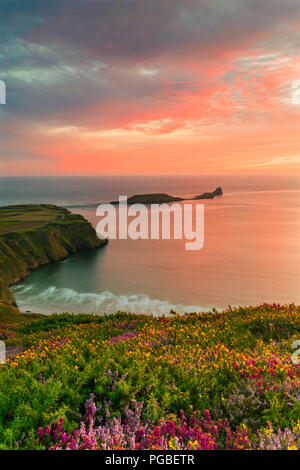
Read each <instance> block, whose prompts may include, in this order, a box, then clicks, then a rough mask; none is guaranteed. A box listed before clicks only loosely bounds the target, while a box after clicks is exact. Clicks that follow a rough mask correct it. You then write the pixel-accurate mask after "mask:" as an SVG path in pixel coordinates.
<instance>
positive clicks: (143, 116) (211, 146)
mask: <svg viewBox="0 0 300 470" xmlns="http://www.w3.org/2000/svg"><path fill="white" fill-rule="evenodd" d="M1 18H2V21H1V22H2V23H3V24H2V26H1V30H2V35H1V58H2V60H1V70H0V79H1V80H3V81H5V83H6V87H7V104H6V105H1V107H0V113H1V114H0V116H1V118H2V119H1V162H0V173H1V175H2V176H12V175H18V176H22V175H24V176H26V175H28V176H32V175H80V174H85V175H93V174H191V173H240V172H243V173H247V172H285V173H292V172H295V171H296V170H297V169H298V168H299V162H300V145H299V131H300V126H299V123H300V120H299V109H300V104H299V103H298V102H297V100H296V99H293V96H295V93H297V86H298V85H297V81H298V82H299V84H300V61H299V59H298V56H299V42H297V41H299V33H298V30H299V20H300V8H299V4H298V2H297V1H296V0H286V1H283V0H272V1H268V0H260V1H258V0H243V1H236V0H226V1H225V0H209V1H208V0H185V1H179V0H151V1H150V2H149V1H146V0H115V1H110V2H109V1H107V0H103V1H102V0H101V1H95V0H87V1H85V2H83V1H81V0H74V1H72V2H71V4H70V2H67V1H66V0H61V1H56V0H55V1H52V2H42V3H41V2H37V1H28V2H21V1H19V0H16V1H4V2H3V3H2V7H1ZM295 83H296V85H295ZM293 87H294V88H293ZM299 88H300V85H299Z"/></svg>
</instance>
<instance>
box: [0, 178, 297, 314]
mask: <svg viewBox="0 0 300 470" xmlns="http://www.w3.org/2000/svg"><path fill="white" fill-rule="evenodd" d="M299 183H300V179H299V175H296V174H294V175H293V174H291V175H285V174H283V175H282V174H268V175H266V174H251V175H249V174H248V175H245V174H243V175H240V174H235V175H228V174H226V175H222V174H214V175H210V174H203V175H178V176H176V175H172V176H170V175H154V176H152V175H147V176H145V175H139V176H117V175H114V176H110V175H107V176H80V177H79V176H69V177H63V176H59V177H1V178H0V205H1V206H6V205H11V204H31V203H32V204H39V203H51V204H57V205H59V206H63V207H66V208H68V209H69V210H70V211H71V212H73V213H77V214H82V215H83V216H84V217H85V218H86V219H87V220H89V221H90V222H91V223H92V224H93V226H94V227H96V225H97V223H98V221H99V217H98V216H97V215H96V209H97V205H98V204H100V203H105V202H110V201H112V200H117V199H118V197H119V196H120V195H126V196H128V197H130V196H132V195H134V194H145V193H168V194H171V195H172V196H180V197H184V198H190V197H192V196H194V195H198V194H201V193H203V192H205V191H213V190H214V189H215V188H216V187H217V186H221V187H222V190H223V195H222V196H219V197H215V198H214V199H210V200H202V201H200V202H201V203H203V204H204V245H203V248H202V249H201V250H195V251H187V250H186V249H185V240H174V239H170V240H163V239H159V240H141V239H139V240H130V239H127V240H118V239H116V240H110V241H109V243H108V245H107V246H106V247H104V248H101V249H96V250H90V251H84V252H81V253H76V254H74V255H72V256H69V257H68V258H67V259H65V260H63V261H61V262H58V263H53V264H49V265H47V266H44V267H41V268H39V269H38V270H36V271H33V272H31V273H30V274H29V276H28V277H27V278H26V279H25V280H24V281H22V282H20V283H19V284H17V285H15V286H13V287H12V292H13V294H14V296H15V298H16V300H17V304H18V306H19V308H20V310H21V311H23V312H28V311H30V312H40V313H44V314H50V313H53V312H58V313H61V312H66V311H67V312H74V313H79V312H86V313H96V314H99V315H101V314H104V313H112V312H116V311H124V312H125V311H126V312H133V313H147V314H153V315H159V314H168V313H169V312H170V310H175V311H176V312H178V313H184V312H194V311H197V312H201V311H207V310H210V309H212V308H216V309H218V310H219V309H224V308H226V307H227V306H228V305H231V306H237V305H258V304H262V303H264V302H267V303H274V302H275V303H292V302H294V303H298V304H299V303H300V289H299V287H300V285H299V284H300V237H299V235H300V184H299ZM181 204H183V203H181Z"/></svg>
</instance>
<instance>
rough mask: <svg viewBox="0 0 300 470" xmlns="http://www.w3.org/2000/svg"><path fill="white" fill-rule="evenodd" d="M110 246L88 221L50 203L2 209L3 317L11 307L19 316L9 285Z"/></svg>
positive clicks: (0, 270)
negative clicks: (75, 256) (45, 267)
mask: <svg viewBox="0 0 300 470" xmlns="http://www.w3.org/2000/svg"><path fill="white" fill-rule="evenodd" d="M106 243H107V240H100V239H99V238H98V237H97V235H96V232H95V230H94V228H93V227H92V225H91V224H90V223H89V222H88V221H87V220H85V219H84V218H83V217H82V216H81V215H76V214H71V213H70V212H69V211H68V210H67V209H64V208H61V207H57V206H54V205H50V204H42V205H20V206H7V207H1V208H0V318H1V312H4V311H7V308H8V306H10V307H11V311H12V313H15V312H13V310H14V308H13V307H16V303H15V300H14V297H13V295H12V293H11V292H10V290H9V286H11V285H13V284H15V283H17V282H18V281H20V280H21V279H24V278H25V277H26V276H27V275H28V273H29V271H31V270H33V269H36V268H38V267H39V266H42V265H44V264H48V263H50V262H53V261H59V260H62V259H64V258H66V257H67V256H68V255H69V254H70V253H75V252H76V251H78V250H83V249H91V248H96V247H100V246H103V245H105V244H106ZM4 307H5V308H4Z"/></svg>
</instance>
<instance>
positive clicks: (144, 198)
mask: <svg viewBox="0 0 300 470" xmlns="http://www.w3.org/2000/svg"><path fill="white" fill-rule="evenodd" d="M222 194H223V191H222V188H220V187H217V188H216V189H215V190H214V191H212V192H206V193H203V194H200V195H199V196H194V197H192V198H182V197H178V196H170V194H166V193H150V194H136V195H134V196H131V197H129V198H128V199H127V201H126V202H127V204H128V205H131V204H163V203H172V202H178V201H190V200H198V199H213V198H214V197H215V196H222ZM111 204H119V201H112V202H111Z"/></svg>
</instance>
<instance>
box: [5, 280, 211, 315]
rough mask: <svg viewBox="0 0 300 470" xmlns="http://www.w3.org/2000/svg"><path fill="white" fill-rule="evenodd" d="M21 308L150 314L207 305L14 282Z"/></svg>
mask: <svg viewBox="0 0 300 470" xmlns="http://www.w3.org/2000/svg"><path fill="white" fill-rule="evenodd" d="M12 290H13V294H14V296H15V298H16V300H17V303H18V306H19V308H20V310H21V311H27V310H30V311H33V312H35V313H46V314H50V313H53V312H57V313H61V312H69V313H95V314H100V315H101V314H104V313H114V312H117V311H122V312H131V313H145V314H152V315H162V314H169V313H170V310H174V311H176V312H177V313H190V312H204V311H207V310H208V308H206V307H203V306H199V305H183V304H174V303H171V302H169V301H166V300H161V299H152V298H150V297H149V296H148V295H146V294H129V295H125V294H124V295H117V294H115V293H113V292H111V291H108V290H105V291H103V292H99V293H92V292H77V291H76V290H74V289H70V288H58V287H55V286H49V287H47V288H46V289H44V290H43V291H40V292H37V291H36V288H35V286H34V285H33V284H32V285H27V286H15V287H13V288H12Z"/></svg>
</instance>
